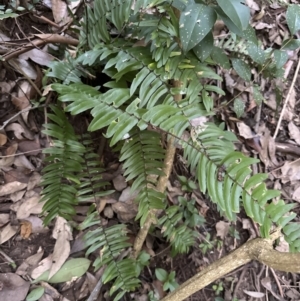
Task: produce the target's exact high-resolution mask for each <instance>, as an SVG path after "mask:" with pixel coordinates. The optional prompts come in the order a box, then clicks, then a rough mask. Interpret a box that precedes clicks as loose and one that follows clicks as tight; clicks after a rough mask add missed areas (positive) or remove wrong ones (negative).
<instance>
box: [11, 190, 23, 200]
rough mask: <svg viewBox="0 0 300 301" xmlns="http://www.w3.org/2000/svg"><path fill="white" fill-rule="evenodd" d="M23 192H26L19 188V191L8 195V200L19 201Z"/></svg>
mask: <svg viewBox="0 0 300 301" xmlns="http://www.w3.org/2000/svg"><path fill="white" fill-rule="evenodd" d="M25 192H26V191H25V190H20V191H16V192H14V193H12V194H11V195H10V196H9V197H10V200H11V201H13V202H14V203H15V202H18V201H20V200H21V199H22V198H23V196H24V194H25Z"/></svg>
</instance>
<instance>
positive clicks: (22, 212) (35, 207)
mask: <svg viewBox="0 0 300 301" xmlns="http://www.w3.org/2000/svg"><path fill="white" fill-rule="evenodd" d="M40 198H41V197H40V196H33V197H31V198H29V199H27V200H24V201H23V203H22V204H21V205H20V207H19V208H18V210H17V219H25V218H27V217H28V216H29V215H30V214H40V213H42V210H43V206H44V203H45V202H40Z"/></svg>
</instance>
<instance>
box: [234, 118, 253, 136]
mask: <svg viewBox="0 0 300 301" xmlns="http://www.w3.org/2000/svg"><path fill="white" fill-rule="evenodd" d="M236 125H237V127H238V130H239V134H240V136H241V137H243V138H245V139H251V138H254V136H255V134H254V133H253V132H252V130H251V128H250V127H249V126H248V125H246V124H245V123H244V122H238V123H237V124H236Z"/></svg>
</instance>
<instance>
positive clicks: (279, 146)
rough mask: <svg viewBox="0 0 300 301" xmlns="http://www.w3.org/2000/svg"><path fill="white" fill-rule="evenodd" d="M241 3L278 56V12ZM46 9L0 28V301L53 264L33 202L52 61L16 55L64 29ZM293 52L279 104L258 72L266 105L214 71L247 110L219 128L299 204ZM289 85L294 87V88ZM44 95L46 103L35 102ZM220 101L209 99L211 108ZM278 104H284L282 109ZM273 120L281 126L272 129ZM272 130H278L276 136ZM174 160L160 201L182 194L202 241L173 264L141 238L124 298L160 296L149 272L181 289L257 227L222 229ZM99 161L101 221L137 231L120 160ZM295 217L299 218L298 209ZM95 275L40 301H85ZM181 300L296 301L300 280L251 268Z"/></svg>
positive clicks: (46, 230) (54, 288)
mask: <svg viewBox="0 0 300 301" xmlns="http://www.w3.org/2000/svg"><path fill="white" fill-rule="evenodd" d="M25 2H26V1H25ZM29 2H30V1H28V3H29ZM52 2H54V1H52ZM246 2H247V4H248V5H249V6H250V7H251V8H252V10H251V12H252V20H251V24H252V26H253V27H254V28H255V29H256V32H257V35H258V37H259V39H260V40H261V41H262V44H263V45H264V47H265V48H268V47H274V45H275V47H278V48H279V47H280V46H281V43H282V41H283V37H284V35H285V32H286V31H287V26H286V22H285V13H286V9H285V8H283V7H281V6H280V5H278V4H271V3H268V2H264V1H262V2H260V1H254V0H248V1H246ZM44 3H45V4H44V5H40V6H39V7H36V12H35V13H20V14H19V17H17V18H9V19H5V20H2V21H1V23H0V55H4V54H6V55H7V54H8V53H9V54H10V58H9V59H8V60H7V61H6V62H0V66H1V67H0V127H1V131H0V150H1V154H2V156H1V157H0V168H1V174H0V176H1V179H2V180H1V185H0V287H1V288H0V300H9V301H22V300H25V299H24V298H25V297H24V296H26V295H27V294H28V292H29V291H30V290H31V289H32V288H33V287H34V285H33V284H30V282H29V281H28V280H29V278H28V275H29V274H30V273H31V272H32V271H33V270H34V268H36V267H37V266H38V265H39V264H40V262H41V260H43V259H45V261H44V264H45V262H46V260H47V259H48V260H50V261H51V256H52V255H53V252H54V248H55V245H56V239H55V238H54V237H55V235H54V237H53V233H54V231H56V230H57V229H56V228H54V223H52V224H50V225H49V227H43V225H42V223H43V216H42V215H41V212H42V205H41V203H39V200H40V192H41V187H40V186H39V183H40V180H41V170H42V168H43V167H44V163H43V158H44V154H43V153H42V150H43V149H44V148H46V147H48V146H49V145H50V144H51V141H50V140H49V138H48V137H47V136H46V135H44V134H43V133H42V129H43V124H44V123H45V122H46V121H47V118H46V116H47V115H46V112H47V109H46V106H47V104H48V103H49V102H51V98H49V97H48V94H47V89H48V88H47V87H46V89H45V90H42V79H43V71H44V70H45V69H46V68H47V65H48V63H49V62H50V61H52V60H53V56H52V54H51V53H50V51H49V50H48V49H47V45H42V44H40V45H37V44H35V45H37V46H36V47H35V48H34V49H33V50H31V51H29V52H26V53H21V52H18V50H20V49H22V47H23V46H22V45H24V43H25V44H27V43H29V44H32V43H34V42H35V41H36V40H37V36H35V35H38V34H39V35H44V34H48V33H53V32H63V31H67V27H65V28H61V27H60V26H58V25H57V24H56V21H55V20H56V19H57V18H58V17H59V16H57V15H56V14H59V13H65V12H64V10H66V5H65V2H64V1H56V7H55V10H54V8H53V7H52V8H51V5H50V4H51V1H50V4H47V1H45V2H44ZM224 30H225V29H224V24H221V23H219V24H218V25H217V26H215V32H214V36H218V35H219V36H222V35H223V33H224ZM298 38H299V37H298ZM54 42H55V41H54ZM298 50H299V49H297V50H294V51H291V52H290V53H289V60H288V62H287V63H286V65H285V74H284V80H283V81H281V82H280V81H278V85H280V88H281V89H282V91H283V94H282V98H281V101H280V102H276V89H275V88H276V87H275V86H274V84H272V85H271V84H270V83H269V82H267V81H265V80H263V79H261V77H260V75H259V74H257V75H255V76H256V82H257V83H258V84H259V85H260V91H261V92H262V95H263V97H264V101H263V102H262V104H261V105H258V104H257V103H256V102H255V101H254V97H253V93H252V91H245V86H244V82H243V81H242V80H240V79H239V78H238V77H237V75H236V74H234V73H228V72H227V73H226V72H224V70H218V72H219V74H220V75H221V76H223V77H224V84H223V85H222V88H223V89H224V90H225V91H226V99H227V100H230V99H231V98H233V97H234V96H235V95H236V94H237V93H240V92H242V93H241V96H240V97H241V98H242V99H243V100H244V101H245V103H246V110H245V112H244V114H243V115H242V116H241V117H240V118H236V117H235V116H236V115H235V113H234V111H233V106H232V105H229V106H228V107H226V108H225V109H222V110H219V118H220V121H222V122H225V124H226V125H227V127H228V128H230V129H231V130H232V131H234V132H235V134H236V135H237V137H238V138H239V143H238V144H237V148H238V149H239V150H241V151H242V152H243V153H245V154H247V155H249V156H252V157H256V158H259V159H260V160H261V163H259V164H257V165H255V166H254V169H255V170H256V172H266V173H268V174H269V178H268V180H267V186H268V188H274V189H279V190H281V191H282V197H283V199H284V200H285V201H286V202H295V203H296V204H298V203H299V202H300V181H299V180H300V160H299V158H300V114H299V113H300V74H298V75H297V74H295V70H296V67H297V64H298V60H299V57H298ZM294 77H295V84H293V85H292V82H293V79H294ZM40 91H41V92H40ZM289 91H290V95H289V99H287V95H288V92H289ZM40 93H43V95H40ZM51 95H52V96H51V97H54V96H53V94H51ZM42 96H43V97H45V101H43V102H40V99H41V97H42ZM222 100H223V99H216V109H218V107H219V106H220V103H221V101H222ZM285 101H287V105H286V106H284V109H283V104H284V102H285ZM36 107H37V108H36ZM281 114H282V120H281V121H280V122H279V120H280V116H281ZM77 121H78V120H73V122H74V125H75V124H78V122H77ZM237 121H238V122H237ZM80 122H83V123H84V122H85V121H82V120H81V121H80ZM278 124H279V131H278V133H276V127H277V125H278ZM95 142H96V143H99V144H100V143H103V139H101V138H99V140H98V141H95ZM181 155H182V154H181V152H180V151H178V152H177V154H176V161H175V164H174V168H173V173H172V176H171V178H170V182H169V185H168V191H167V193H168V198H169V200H172V199H175V198H178V196H185V197H187V198H189V199H194V200H195V203H196V206H197V209H198V210H199V213H200V214H201V215H202V216H203V217H204V218H205V223H204V225H203V226H202V227H201V228H200V229H198V230H199V235H200V239H199V241H198V243H197V246H195V247H194V248H193V249H192V250H191V251H190V252H189V254H183V255H177V256H176V257H175V258H172V257H171V256H170V249H169V248H168V245H167V244H166V242H165V241H164V240H162V239H161V236H160V235H157V236H156V235H155V233H154V234H153V235H151V236H150V235H149V237H148V238H147V241H146V246H145V249H146V250H147V252H148V253H149V254H150V255H151V265H150V268H149V269H148V271H146V272H144V273H143V275H142V281H143V286H142V288H141V289H140V291H139V292H137V293H136V294H132V295H131V296H129V295H128V296H127V297H126V298H127V299H126V298H124V300H140V301H143V300H147V294H148V291H149V290H151V289H154V290H156V291H158V293H159V295H160V297H162V296H164V294H165V292H163V290H162V283H161V282H160V281H159V280H157V279H156V278H155V274H154V270H155V268H157V267H160V268H163V269H165V270H166V271H167V272H168V273H170V272H171V271H175V272H176V281H177V282H178V283H179V284H180V283H183V282H184V281H185V280H187V279H189V278H190V277H192V276H193V275H195V274H196V273H197V272H198V271H200V270H201V268H203V267H204V266H207V265H209V264H210V263H212V262H214V261H215V260H216V259H218V258H220V257H222V256H224V255H226V254H227V253H228V252H230V251H231V250H233V249H235V248H237V247H239V246H240V245H242V244H243V243H244V242H246V241H247V240H249V239H251V238H254V237H257V236H259V232H258V229H257V226H256V225H255V224H254V223H253V222H252V221H251V220H250V219H249V218H247V216H246V215H245V214H243V213H241V214H239V215H238V219H237V221H236V223H230V222H228V221H227V220H226V219H224V217H221V216H220V215H219V213H218V211H217V208H216V207H215V206H214V205H213V204H212V203H211V202H210V201H209V199H208V198H206V197H205V196H203V195H202V194H201V193H200V191H198V190H197V189H196V190H192V191H185V190H183V189H182V185H181V182H180V181H179V179H178V175H180V176H185V177H186V178H187V179H189V180H192V181H193V180H194V177H193V175H192V174H190V172H189V171H188V169H187V168H186V166H185V164H184V160H183V158H182V156H181ZM102 160H103V162H104V164H105V166H106V171H105V178H106V179H107V180H108V181H110V183H111V186H112V188H113V189H115V192H114V193H113V194H112V195H110V197H109V198H106V199H105V202H104V203H103V208H102V216H103V219H104V220H106V221H107V223H111V222H112V221H115V222H116V221H118V220H121V221H122V222H124V221H125V222H128V223H130V224H131V227H132V228H133V229H136V228H137V224H135V222H134V221H133V218H134V216H135V214H136V207H135V205H134V203H133V200H134V196H133V195H132V194H130V192H129V190H130V187H129V184H128V183H126V181H125V178H124V177H123V175H122V166H121V165H120V163H119V162H118V158H117V157H116V156H115V155H114V154H112V152H111V149H110V148H109V147H108V145H107V144H104V145H103V150H102ZM121 202H127V203H130V204H131V206H127V207H125V208H122V209H120V208H119V207H118V206H117V205H118V204H120V203H121ZM118 208H119V209H118ZM87 211H88V206H85V205H78V206H77V207H76V212H77V215H76V216H75V222H81V221H83V220H84V218H85V215H86V213H87ZM294 212H296V213H297V214H298V216H299V212H300V210H299V206H298V205H297V206H296V207H295V209H294ZM55 227H58V226H57V225H55ZM69 244H71V249H70V251H69V252H68V254H67V255H65V260H66V259H67V258H70V257H79V256H82V257H83V256H84V248H83V241H82V233H79V232H78V231H74V232H73V233H70V236H68V238H66V239H65V241H64V242H61V246H60V250H61V252H62V253H64V250H65V249H66V248H68V245H69ZM276 248H277V249H278V250H280V251H283V252H284V251H287V244H286V243H285V242H284V241H280V242H279V244H278V246H277V247H276ZM99 277H101V271H99V272H97V273H94V272H93V270H92V269H90V270H89V273H87V274H86V275H85V276H83V277H81V278H79V279H77V280H76V281H73V282H71V283H63V284H55V285H50V284H47V283H44V284H43V285H44V287H45V288H46V292H47V294H46V293H45V294H44V295H43V296H42V297H41V298H40V299H39V300H40V301H51V300H65V301H67V300H69V301H79V300H86V299H87V297H88V296H89V295H90V293H91V291H92V289H93V287H94V286H95V284H96V282H97V281H98V279H99ZM63 298H65V299H63ZM97 300H110V299H109V296H108V295H107V294H103V295H101V296H100V297H99V299H97ZM187 300H206V301H208V300H210V301H214V300H215V301H221V300H226V301H231V300H232V301H233V300H234V301H238V300H239V301H242V300H263V301H265V300H266V301H267V300H300V277H299V275H297V274H291V273H282V272H278V271H274V270H272V269H269V268H268V267H266V266H264V265H263V264H260V263H258V262H251V263H249V264H247V265H245V266H243V267H241V268H239V269H237V270H235V271H234V272H232V273H230V274H229V275H226V277H224V278H221V279H219V280H218V281H217V282H215V283H214V284H212V285H210V286H208V287H206V288H205V289H203V290H202V291H200V292H198V293H196V294H194V295H193V296H191V297H190V298H189V299H187Z"/></svg>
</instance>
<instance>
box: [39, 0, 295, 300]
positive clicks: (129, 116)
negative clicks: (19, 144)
mask: <svg viewBox="0 0 300 301" xmlns="http://www.w3.org/2000/svg"><path fill="white" fill-rule="evenodd" d="M217 2H218V5H210V6H206V5H204V4H198V3H194V1H192V0H191V1H188V4H187V2H186V1H184V0H179V1H171V0H169V1H160V0H156V1H153V0H152V1H147V0H137V1H135V6H133V7H132V9H131V4H132V1H125V0H103V1H95V3H94V8H93V9H92V8H90V7H87V15H86V16H85V19H84V20H83V23H82V26H83V30H82V31H81V39H80V46H79V48H78V56H77V57H76V58H75V59H73V58H71V57H70V56H68V57H67V60H66V61H65V62H58V63H54V64H53V65H52V69H51V71H50V72H49V73H48V76H49V77H53V78H56V79H58V80H57V82H56V83H54V84H52V88H53V90H55V91H56V92H57V93H58V94H59V101H60V102H63V103H64V105H65V112H69V113H71V114H72V115H77V114H80V113H82V112H90V113H91V117H92V120H91V123H90V124H89V127H88V131H97V130H100V129H101V130H102V131H104V133H105V137H106V138H107V139H109V143H110V146H116V145H117V146H118V149H120V161H121V162H122V163H123V169H124V175H125V177H126V179H127V181H128V182H129V181H131V182H132V190H134V191H138V197H137V199H136V202H137V203H138V205H139V209H138V214H137V219H139V220H140V224H141V229H140V231H139V233H138V235H137V238H136V240H135V242H134V244H133V246H131V245H130V244H129V243H128V240H127V232H128V230H127V228H126V226H125V225H122V224H118V225H115V226H113V227H109V228H105V227H102V226H101V220H100V217H99V214H98V213H97V210H96V207H95V206H92V208H91V211H90V212H89V215H88V216H87V219H86V221H84V222H83V223H82V224H81V225H80V227H81V229H90V228H91V227H92V226H95V225H97V226H98V228H96V229H90V230H89V231H88V233H87V234H86V236H85V239H86V244H87V246H88V251H87V256H88V255H95V253H96V254H97V258H96V260H95V262H94V267H95V269H99V268H100V267H101V266H106V269H105V273H104V275H103V277H102V280H103V282H104V283H106V282H108V281H113V285H112V287H111V290H110V293H111V294H116V296H115V300H118V299H120V298H122V296H123V295H124V294H125V293H126V292H129V291H131V290H134V289H135V288H136V287H137V286H138V284H139V279H138V276H139V273H140V272H141V269H142V267H143V265H145V264H147V260H142V257H143V256H142V253H141V252H140V250H141V247H142V245H143V242H144V240H145V237H146V235H147V234H148V230H149V228H150V226H151V225H152V224H156V213H157V212H158V211H161V210H165V212H166V214H165V217H167V218H164V216H163V217H161V219H160V221H159V225H160V226H162V232H163V233H164V234H165V235H166V237H167V239H168V240H169V241H170V242H171V244H172V246H173V247H174V248H175V249H176V250H175V251H178V252H179V251H187V250H188V247H187V246H186V245H184V241H182V244H180V243H176V242H180V239H178V238H179V237H180V233H181V231H182V229H185V228H184V227H185V225H184V224H183V223H181V224H180V227H181V228H180V227H179V230H178V231H174V232H172V233H171V232H170V231H169V230H170V229H169V227H171V225H174V224H176V223H177V222H178V216H180V215H178V214H174V213H173V210H174V208H172V207H169V205H168V204H167V202H166V200H165V188H166V183H167V180H168V178H169V175H170V172H171V168H172V165H173V160H174V153H175V150H176V149H175V142H176V143H179V144H180V145H181V146H182V148H183V152H184V157H185V159H186V161H187V164H188V166H189V167H190V169H191V170H192V171H196V178H197V181H198V183H199V188H200V190H201V191H202V193H203V194H206V195H208V196H209V198H210V199H211V200H212V202H214V203H216V205H217V207H218V209H219V211H220V212H221V213H222V214H223V215H224V216H226V217H227V218H228V219H229V220H234V219H235V218H236V214H237V213H239V212H240V211H241V210H242V209H243V210H245V212H246V214H247V215H248V216H249V217H250V218H252V219H253V220H254V221H255V222H256V223H258V224H259V226H260V232H261V236H262V237H268V236H269V234H270V232H271V229H272V226H273V225H276V226H278V227H281V228H282V230H283V234H284V236H285V239H286V240H287V241H288V243H289V245H290V248H291V250H295V251H298V250H299V249H300V239H299V237H300V231H299V229H300V226H299V225H298V224H297V223H293V222H291V221H292V220H293V219H294V218H295V216H296V215H295V214H294V213H292V212H291V209H292V208H293V205H287V204H285V203H284V201H283V200H279V201H277V202H275V200H274V199H275V198H278V197H279V195H280V192H279V191H277V190H269V189H267V188H266V185H265V183H264V180H265V179H266V178H267V175H265V174H257V175H252V171H251V168H250V167H251V164H253V163H257V162H258V161H257V160H255V159H252V158H248V157H246V156H244V155H243V154H242V153H240V152H237V151H235V148H234V141H236V137H235V135H234V134H233V133H231V132H228V131H224V130H222V129H221V128H220V127H218V126H217V125H215V124H212V123H205V124H203V125H201V126H197V127H193V126H192V125H191V123H192V120H193V119H195V118H198V117H200V116H208V115H212V114H213V112H212V109H213V106H214V102H213V98H212V97H211V96H210V95H211V92H215V93H219V94H224V91H222V90H221V89H219V88H217V87H215V86H213V85H209V84H207V80H208V79H210V80H222V79H221V78H220V77H219V76H218V75H217V74H216V73H215V72H214V70H212V69H211V68H210V67H209V63H208V62H209V60H206V59H207V58H208V57H209V56H211V57H212V58H215V57H216V56H217V54H218V53H219V50H217V48H215V46H214V45H213V37H212V34H211V30H212V27H213V24H214V22H215V20H216V17H217V14H218V15H219V17H221V18H222V19H223V20H224V22H225V24H226V25H227V26H228V27H229V28H230V30H231V31H233V32H234V33H235V34H237V35H238V36H240V37H242V38H243V39H245V40H247V41H250V42H252V43H255V41H256V37H255V34H254V33H253V30H252V28H251V27H250V26H249V25H248V24H245V21H244V20H242V24H240V22H239V21H241V20H240V19H235V18H233V21H232V20H230V18H229V17H228V16H227V17H226V13H225V12H224V11H223V10H222V5H223V2H222V1H217ZM150 4H152V5H153V6H155V8H156V14H148V13H147V9H149V5H150ZM236 5H238V7H239V9H240V10H243V12H245V11H244V10H246V9H247V8H246V6H244V5H241V4H240V3H239V4H236ZM174 7H175V9H174ZM176 9H177V10H179V11H180V14H179V13H178V11H176ZM201 11H202V12H205V14H204V13H203V14H202V15H203V18H204V19H203V20H202V19H201V21H203V22H202V23H203V24H206V26H207V28H204V29H205V30H206V31H207V36H202V40H200V41H198V40H197V39H198V37H197V36H195V33H194V27H195V26H198V25H195V24H198V23H197V22H196V21H197V20H198V18H201V16H202V15H201V14H200V13H199V14H198V15H193V14H194V13H195V12H196V13H197V12H201ZM227 13H228V14H229V15H230V12H228V11H227ZM190 15H192V16H193V17H195V16H196V17H197V18H195V20H194V21H191V20H192V19H190ZM245 15H247V12H246V13H245ZM207 16H210V19H209V20H206V19H205V18H207ZM246 20H247V18H246ZM193 26H194V27H193ZM198 29H199V28H198V27H196V30H195V32H196V33H197V32H198V31H197V30H198ZM202 29H203V28H202ZM204 29H203V30H204ZM189 30H190V32H189ZM114 32H116V33H117V38H113V37H112V36H113V34H112V33H114ZM201 34H202V33H201ZM137 39H138V40H140V39H144V43H143V46H139V45H138V43H137ZM197 41H198V42H197ZM207 45H210V47H211V48H209V47H207ZM256 50H257V51H258V49H256ZM231 63H232V64H233V65H234V66H238V69H239V70H241V68H240V67H241V66H244V64H242V63H241V62H240V61H234V60H231ZM99 68H101V70H102V72H103V73H105V74H106V75H107V76H108V77H109V78H110V79H111V80H110V81H109V82H107V83H105V84H104V88H105V89H101V91H105V92H100V91H99V89H98V88H94V87H91V86H89V85H85V84H82V83H81V78H82V77H85V76H87V75H88V74H90V73H93V72H94V70H97V69H99ZM245 70H246V69H245ZM244 75H245V76H246V77H247V76H249V74H247V73H246V74H244ZM53 111H54V112H55V114H56V115H57V116H55V115H54V114H53V115H51V114H50V116H49V118H50V119H51V120H53V124H49V125H48V126H47V131H48V132H47V133H48V134H49V135H50V136H52V137H54V138H55V142H54V145H55V148H54V149H53V150H51V151H48V152H49V154H50V156H49V157H48V159H47V160H48V162H49V163H51V164H49V166H48V167H46V168H45V170H44V171H45V174H44V180H43V185H44V187H45V188H44V192H43V194H44V196H43V199H44V200H46V205H45V211H47V212H49V213H48V216H47V218H46V222H49V221H50V220H51V219H52V218H54V217H55V216H56V215H57V214H61V215H63V216H65V217H66V218H69V219H70V218H71V215H72V214H73V213H74V210H73V211H72V208H73V206H74V204H76V202H78V201H81V200H84V201H86V200H88V199H89V198H90V199H93V200H94V203H96V202H97V197H99V196H101V195H105V193H109V191H104V192H103V189H106V188H105V184H103V182H99V178H98V176H97V173H95V172H96V171H97V170H100V166H99V165H98V164H99V162H97V160H96V156H94V155H92V156H91V157H90V158H89V160H90V159H91V161H92V163H91V164H90V163H89V162H90V161H89V160H87V158H88V154H89V153H90V152H91V149H90V147H89V143H87V144H85V143H80V142H78V138H77V137H76V135H75V133H74V130H72V127H71V126H70V125H69V124H68V123H67V118H66V116H65V114H64V112H62V111H58V110H57V109H55V108H53ZM58 127H60V128H59V129H58ZM151 129H154V130H155V131H153V130H151ZM184 131H186V132H189V133H190V135H191V137H190V138H189V139H188V140H185V139H183V138H182V137H183V135H182V134H183V133H184ZM162 134H164V135H165V136H166V137H167V148H166V150H165V149H164V147H163V143H162V142H163V140H162V136H163V135H162ZM70 158H76V159H75V161H76V164H74V166H73V165H71V163H70ZM72 162H74V160H73V161H72ZM55 164H56V165H55ZM52 165H53V166H52ZM82 166H86V167H87V168H84V169H82ZM82 170H84V172H83V173H81V172H80V171H82ZM48 173H49V174H48ZM58 177H59V179H60V180H59V181H58V180H57V179H56V178H58ZM70 182H72V186H70V185H69V183H70ZM98 184H99V185H100V186H97V185H98ZM51 185H53V186H52V187H51ZM54 188H55V189H56V193H55V194H54V195H53V196H54V197H55V198H53V199H52V198H50V197H52V195H51V194H50V195H48V193H51V191H53V189H54ZM57 188H58V189H59V190H57ZM57 191H60V192H62V193H58V192H57ZM49 196H50V197H49ZM56 204H58V205H57V206H56ZM57 208H58V209H57ZM164 227H166V228H164ZM173 235H177V237H176V238H177V239H176V238H175V239H174V237H173ZM186 238H187V239H188V240H189V245H192V240H193V238H194V237H193V235H192V234H191V235H187V236H186ZM131 247H133V249H132V254H131V256H129V255H128V254H127V253H126V252H124V250H125V249H128V248H131Z"/></svg>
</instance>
